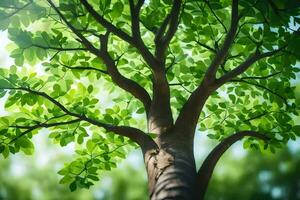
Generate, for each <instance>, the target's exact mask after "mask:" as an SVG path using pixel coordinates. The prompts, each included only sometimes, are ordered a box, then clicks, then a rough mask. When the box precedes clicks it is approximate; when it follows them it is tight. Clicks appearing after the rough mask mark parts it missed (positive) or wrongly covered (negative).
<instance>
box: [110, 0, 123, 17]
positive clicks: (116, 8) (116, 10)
mask: <svg viewBox="0 0 300 200" xmlns="http://www.w3.org/2000/svg"><path fill="white" fill-rule="evenodd" d="M123 9H124V5H123V3H122V2H120V1H118V2H117V3H115V4H114V5H113V8H112V12H111V13H110V14H111V16H112V17H113V18H118V17H120V16H121V15H122V12H123Z"/></svg>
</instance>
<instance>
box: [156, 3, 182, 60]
mask: <svg viewBox="0 0 300 200" xmlns="http://www.w3.org/2000/svg"><path fill="white" fill-rule="evenodd" d="M181 4H182V1H181V0H174V1H173V6H172V8H171V11H170V14H168V15H167V16H166V18H165V19H164V21H163V23H162V25H161V27H160V28H159V30H158V32H157V34H156V37H155V44H156V52H155V55H156V57H157V58H158V59H159V60H160V62H164V59H165V52H166V49H167V48H168V45H169V43H170V41H171V40H172V38H173V36H174V35H175V33H176V31H177V28H178V25H179V16H180V9H181ZM167 25H168V29H167ZM166 29H167V30H166ZM165 31H167V32H166V33H165ZM164 33H165V34H164Z"/></svg>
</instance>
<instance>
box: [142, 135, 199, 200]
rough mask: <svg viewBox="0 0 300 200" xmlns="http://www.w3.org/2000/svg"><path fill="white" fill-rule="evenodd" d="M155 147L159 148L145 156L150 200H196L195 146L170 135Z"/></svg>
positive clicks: (159, 141) (159, 138)
mask: <svg viewBox="0 0 300 200" xmlns="http://www.w3.org/2000/svg"><path fill="white" fill-rule="evenodd" d="M162 136H167V137H165V138H163V137H162ZM171 137H172V138H171ZM182 139H183V138H182ZM156 143H157V144H158V148H157V149H153V150H151V151H148V152H147V153H146V154H145V155H144V158H145V165H146V169H147V173H148V188H149V194H150V199H151V200H162V199H164V200H166V199H168V200H194V199H196V188H195V184H196V177H197V171H196V166H195V160H194V154H193V145H192V144H190V142H186V138H185V139H184V140H181V139H180V136H178V135H177V136H176V134H170V133H166V134H162V135H161V136H159V137H158V138H157V139H156ZM188 143H189V144H188Z"/></svg>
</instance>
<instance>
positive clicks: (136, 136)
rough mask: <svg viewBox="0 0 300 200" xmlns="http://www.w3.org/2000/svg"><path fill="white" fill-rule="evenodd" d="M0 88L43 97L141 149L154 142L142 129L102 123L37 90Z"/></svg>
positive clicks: (74, 115)
mask: <svg viewBox="0 0 300 200" xmlns="http://www.w3.org/2000/svg"><path fill="white" fill-rule="evenodd" d="M0 89H7V90H21V91H26V92H29V93H31V94H34V95H38V96H41V97H44V98H45V99H47V100H49V101H50V102H52V103H53V104H54V105H56V106H57V107H58V108H60V109H61V110H62V111H63V112H64V113H66V114H68V115H70V116H73V117H76V118H77V119H79V120H81V121H86V122H89V123H90V124H93V125H95V126H98V127H101V128H104V129H105V130H106V131H112V132H114V133H115V134H117V135H121V136H124V137H128V138H129V139H131V140H132V141H134V142H136V143H137V144H139V145H140V146H141V148H142V149H145V148H148V147H149V146H151V147H153V145H154V144H155V142H154V141H153V140H152V138H151V137H150V136H149V135H147V134H145V133H144V132H143V131H141V130H139V129H136V128H133V127H128V126H115V125H111V124H106V123H103V122H101V121H98V120H96V119H92V118H89V117H86V116H85V115H84V114H78V113H73V112H71V111H69V110H68V109H67V108H66V107H65V106H64V105H62V104H61V103H59V102H58V101H57V100H55V99H54V98H52V97H50V96H49V95H48V94H46V93H44V92H39V91H35V90H32V89H30V88H24V87H18V88H13V87H4V88H0ZM34 129H36V127H34V128H33V127H32V130H34ZM32 130H31V129H28V130H27V131H28V132H30V131H32ZM27 131H25V132H27ZM25 134H27V133H25Z"/></svg>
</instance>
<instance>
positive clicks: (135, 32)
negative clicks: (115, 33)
mask: <svg viewBox="0 0 300 200" xmlns="http://www.w3.org/2000/svg"><path fill="white" fill-rule="evenodd" d="M144 2H145V0H139V1H138V2H137V4H136V5H134V0H129V6H130V14H131V32H132V36H133V38H135V39H137V40H141V34H140V20H139V18H140V16H139V15H140V10H141V8H142V6H143V4H144Z"/></svg>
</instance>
